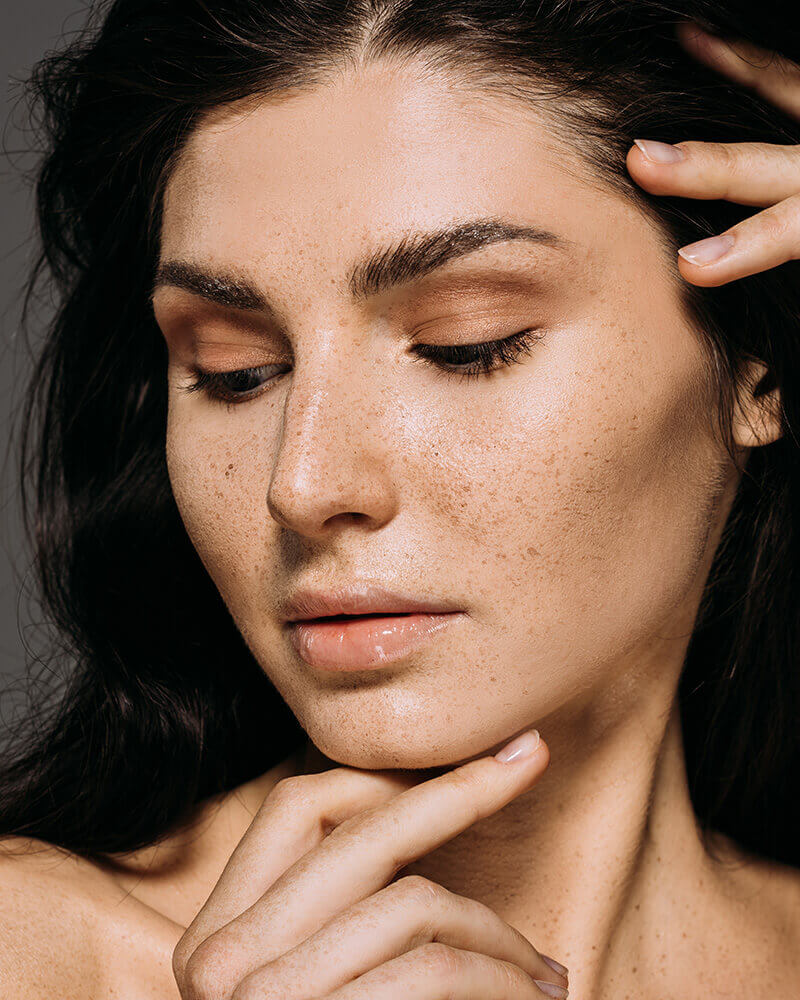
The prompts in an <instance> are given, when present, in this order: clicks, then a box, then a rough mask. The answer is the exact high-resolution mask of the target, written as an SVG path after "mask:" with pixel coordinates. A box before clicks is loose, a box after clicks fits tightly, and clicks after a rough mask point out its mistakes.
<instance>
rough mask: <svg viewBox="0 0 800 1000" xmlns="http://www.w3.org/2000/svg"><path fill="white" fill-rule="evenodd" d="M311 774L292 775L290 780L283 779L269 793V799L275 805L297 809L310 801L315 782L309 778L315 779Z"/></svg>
mask: <svg viewBox="0 0 800 1000" xmlns="http://www.w3.org/2000/svg"><path fill="white" fill-rule="evenodd" d="M314 777H315V775H311V774H292V775H290V776H289V777H288V778H281V780H280V781H279V782H278V783H277V784H276V785H275V787H274V788H273V789H272V791H271V792H270V793H269V796H268V798H269V799H270V800H271V801H272V803H273V804H275V803H277V804H278V805H281V806H286V807H296V806H299V805H301V804H304V803H306V802H308V801H309V798H310V796H311V790H312V787H313V782H312V781H309V778H314Z"/></svg>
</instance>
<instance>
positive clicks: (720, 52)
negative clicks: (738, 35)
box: [677, 21, 800, 118]
mask: <svg viewBox="0 0 800 1000" xmlns="http://www.w3.org/2000/svg"><path fill="white" fill-rule="evenodd" d="M677 34H678V39H679V40H680V42H681V44H682V45H683V46H684V48H685V49H686V50H687V52H689V53H691V54H692V55H693V56H694V57H695V58H696V59H698V60H699V61H700V62H703V63H705V64H706V65H707V66H710V67H711V68H712V69H715V70H717V72H719V73H722V74H723V75H724V76H727V77H728V78H729V79H731V80H735V81H736V82H737V83H741V84H743V85H744V86H745V87H750V88H751V89H752V90H755V91H756V93H758V94H760V95H761V96H762V97H766V98H767V100H769V101H772V102H773V104H776V105H777V106H778V107H779V108H782V109H783V110H784V111H787V112H788V113H789V114H790V115H795V116H796V117H798V118H800V66H798V65H797V63H794V62H792V61H791V60H789V59H786V58H785V57H784V56H781V55H778V54H777V53H776V52H770V51H768V50H767V49H762V48H759V47H758V46H756V45H753V44H752V43H750V42H744V41H740V40H735V41H731V42H728V41H725V39H723V38H719V37H718V36H716V35H712V34H710V33H709V32H707V31H704V30H703V28H701V27H700V25H699V24H695V23H694V22H692V21H689V22H685V23H683V24H680V25H679V26H678V29H677Z"/></svg>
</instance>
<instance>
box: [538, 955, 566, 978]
mask: <svg viewBox="0 0 800 1000" xmlns="http://www.w3.org/2000/svg"><path fill="white" fill-rule="evenodd" d="M539 957H540V958H541V959H542V961H543V962H547V964H548V965H549V966H550V968H551V969H553V971H555V972H557V973H558V974H559V975H560V976H566V975H568V974H569V969H568V968H567V967H566V965H562V964H561V962H557V961H556V960H555V959H554V958H550V956H549V955H543V954H542V953H541V952H539Z"/></svg>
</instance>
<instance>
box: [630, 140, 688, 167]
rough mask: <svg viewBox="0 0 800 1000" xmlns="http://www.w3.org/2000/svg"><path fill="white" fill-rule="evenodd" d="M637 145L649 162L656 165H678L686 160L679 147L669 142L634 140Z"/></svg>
mask: <svg viewBox="0 0 800 1000" xmlns="http://www.w3.org/2000/svg"><path fill="white" fill-rule="evenodd" d="M633 141H634V142H635V143H636V145H637V146H638V147H639V149H641V151H642V152H643V153H644V155H645V156H646V157H647V159H648V160H652V161H653V162H654V163H678V162H679V161H680V160H685V159H686V154H685V153H684V151H683V150H682V149H679V148H678V147H677V146H671V145H670V144H669V143H668V142H657V141H656V140H655V139H634V140H633Z"/></svg>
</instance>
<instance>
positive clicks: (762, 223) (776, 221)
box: [759, 205, 796, 244]
mask: <svg viewBox="0 0 800 1000" xmlns="http://www.w3.org/2000/svg"><path fill="white" fill-rule="evenodd" d="M759 228H760V229H761V236H762V238H763V239H765V240H766V241H767V242H769V243H781V244H783V243H786V241H787V239H788V238H789V237H790V236H791V235H792V231H793V229H795V228H796V223H795V222H794V220H793V219H792V213H791V212H790V211H787V210H786V208H784V206H783V205H778V206H776V207H775V208H774V209H772V210H771V211H769V210H768V211H764V212H762V213H761V218H760V219H759Z"/></svg>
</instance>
